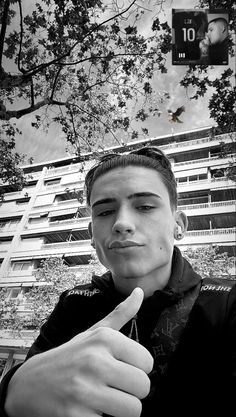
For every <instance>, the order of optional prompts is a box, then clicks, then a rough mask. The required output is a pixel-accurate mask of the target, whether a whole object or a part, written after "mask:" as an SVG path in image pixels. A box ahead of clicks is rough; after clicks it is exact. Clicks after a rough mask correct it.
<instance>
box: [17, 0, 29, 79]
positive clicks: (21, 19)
mask: <svg viewBox="0 0 236 417" xmlns="http://www.w3.org/2000/svg"><path fill="white" fill-rule="evenodd" d="M18 4H19V10H20V46H19V53H18V58H17V66H18V70H19V71H20V72H22V73H23V74H25V73H26V72H27V71H25V70H24V69H23V68H22V67H21V65H20V61H21V51H22V42H23V33H24V31H23V14H22V5H21V0H18Z"/></svg>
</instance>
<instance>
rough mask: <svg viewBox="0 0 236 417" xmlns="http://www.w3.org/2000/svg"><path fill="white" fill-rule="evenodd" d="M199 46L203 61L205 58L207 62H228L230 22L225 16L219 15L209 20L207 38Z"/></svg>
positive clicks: (215, 63)
mask: <svg viewBox="0 0 236 417" xmlns="http://www.w3.org/2000/svg"><path fill="white" fill-rule="evenodd" d="M199 47H200V53H201V58H202V61H204V60H205V63H206V64H212V65H227V64H228V23H227V21H226V20H225V19H224V18H222V17H217V18H215V19H212V20H210V21H209V23H208V27H207V32H206V35H205V38H204V39H203V40H202V41H201V42H200V44H199ZM203 63H204V62H203Z"/></svg>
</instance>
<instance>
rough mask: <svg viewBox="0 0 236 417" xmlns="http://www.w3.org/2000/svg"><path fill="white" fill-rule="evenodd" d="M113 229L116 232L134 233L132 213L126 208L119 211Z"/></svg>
mask: <svg viewBox="0 0 236 417" xmlns="http://www.w3.org/2000/svg"><path fill="white" fill-rule="evenodd" d="M112 231H113V232H114V233H123V234H126V233H134V231H135V225H134V219H133V216H132V214H131V213H128V212H127V211H126V210H122V211H121V212H119V213H118V215H117V217H116V220H115V223H114V224H113V227H112Z"/></svg>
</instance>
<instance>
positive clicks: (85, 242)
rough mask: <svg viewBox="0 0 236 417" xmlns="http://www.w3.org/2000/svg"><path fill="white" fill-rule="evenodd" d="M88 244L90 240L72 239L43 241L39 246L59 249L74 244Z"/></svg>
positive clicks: (70, 246) (73, 245) (43, 248)
mask: <svg viewBox="0 0 236 417" xmlns="http://www.w3.org/2000/svg"><path fill="white" fill-rule="evenodd" d="M84 245H90V240H87V239H86V240H74V241H72V242H58V243H44V244H43V245H42V246H41V250H45V249H46V250H47V249H48V250H49V249H60V248H63V249H64V248H73V247H75V246H78V247H79V246H84Z"/></svg>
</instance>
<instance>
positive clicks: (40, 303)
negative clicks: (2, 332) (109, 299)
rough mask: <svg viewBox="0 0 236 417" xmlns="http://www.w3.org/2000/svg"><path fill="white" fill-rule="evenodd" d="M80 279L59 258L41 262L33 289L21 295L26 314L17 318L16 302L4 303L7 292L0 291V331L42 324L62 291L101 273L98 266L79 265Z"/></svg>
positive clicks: (29, 328) (4, 290) (98, 264)
mask: <svg viewBox="0 0 236 417" xmlns="http://www.w3.org/2000/svg"><path fill="white" fill-rule="evenodd" d="M80 272H81V276H82V278H78V277H77V276H76V275H75V273H73V272H71V271H70V268H69V267H68V266H67V265H65V264H64V262H63V260H62V259H61V258H48V259H46V260H44V261H42V262H41V265H40V267H39V269H38V270H37V271H36V281H37V285H35V286H33V287H32V289H31V290H30V291H29V292H27V293H26V294H25V301H26V302H27V303H29V304H30V312H29V313H28V314H27V312H26V313H25V314H23V315H22V314H19V311H18V307H19V305H20V303H21V302H20V300H17V301H14V300H8V299H7V298H6V295H7V289H5V288H2V289H0V300H1V301H0V322H1V328H2V329H3V328H5V329H6V328H10V329H12V330H18V331H21V330H22V329H28V330H34V329H39V327H40V326H41V325H42V324H43V322H44V321H45V320H46V318H47V317H48V315H49V314H50V312H51V311H52V310H53V308H54V306H55V305H56V303H57V302H58V299H59V296H60V295H61V293H62V292H63V291H65V290H66V289H69V288H73V287H74V286H76V285H78V284H82V283H86V282H89V281H91V277H92V275H93V274H94V273H98V274H99V273H102V272H104V269H103V267H102V265H101V264H100V263H99V262H98V261H97V260H96V259H93V260H91V261H90V264H89V265H81V267H80Z"/></svg>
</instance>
